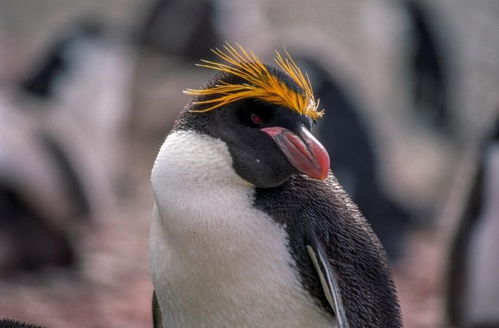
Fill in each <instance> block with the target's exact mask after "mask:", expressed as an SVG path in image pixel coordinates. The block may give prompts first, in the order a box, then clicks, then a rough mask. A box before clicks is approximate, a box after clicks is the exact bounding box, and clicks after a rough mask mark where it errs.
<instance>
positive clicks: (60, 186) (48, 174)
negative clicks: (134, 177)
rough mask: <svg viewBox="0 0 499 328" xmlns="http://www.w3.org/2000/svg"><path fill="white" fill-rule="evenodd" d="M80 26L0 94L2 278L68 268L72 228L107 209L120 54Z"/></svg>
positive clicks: (126, 62) (116, 45)
mask: <svg viewBox="0 0 499 328" xmlns="http://www.w3.org/2000/svg"><path fill="white" fill-rule="evenodd" d="M104 30H105V29H104V28H103V27H101V26H100V25H99V24H98V23H94V22H89V21H87V20H82V21H81V22H77V23H75V24H71V25H70V26H69V27H67V28H65V29H63V32H62V33H61V34H60V35H57V36H56V37H54V41H53V42H52V43H51V45H50V46H49V47H47V48H46V49H43V51H42V52H41V53H40V55H39V56H38V57H36V59H35V60H34V63H33V65H32V66H31V67H29V68H28V69H26V73H25V75H24V77H22V78H20V79H19V80H20V82H19V83H18V85H16V86H15V88H14V86H13V87H12V88H5V89H2V90H0V116H1V117H2V119H1V120H0V209H1V210H0V239H1V240H2V247H1V248H2V251H1V252H0V274H7V273H14V272H17V271H18V270H24V271H38V270H39V269H41V268H44V267H47V266H62V267H74V265H75V264H76V263H77V262H78V261H77V259H78V256H77V254H76V250H75V247H74V246H75V243H77V242H78V238H77V236H78V235H79V234H78V233H76V232H75V228H76V227H77V226H78V224H81V223H83V224H87V223H88V220H85V218H86V219H88V218H93V219H97V218H100V217H103V213H104V212H106V211H108V210H109V209H110V208H112V206H113V205H114V202H115V198H116V195H115V194H116V191H115V182H116V181H115V180H116V179H117V177H116V176H117V174H116V172H119V168H120V165H119V163H120V162H121V161H118V154H119V151H120V148H121V144H120V139H119V138H118V135H119V133H120V129H121V128H122V121H123V117H124V115H125V114H126V113H127V108H128V102H129V100H128V94H129V92H128V90H127V88H128V84H129V83H130V81H131V76H132V73H133V71H132V65H131V63H132V60H131V59H132V58H131V55H130V52H129V51H127V47H126V46H125V45H123V44H122V43H120V42H119V41H118V40H115V39H113V38H112V37H109V36H108V35H106V34H105V33H104Z"/></svg>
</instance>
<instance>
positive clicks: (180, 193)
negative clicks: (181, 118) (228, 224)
mask: <svg viewBox="0 0 499 328" xmlns="http://www.w3.org/2000/svg"><path fill="white" fill-rule="evenodd" d="M151 182H152V188H153V192H154V197H155V202H156V206H157V210H158V214H159V216H160V217H166V216H167V215H165V212H166V211H168V212H169V213H171V212H172V211H174V210H176V211H191V212H192V211H199V216H200V217H202V216H203V211H206V209H207V208H208V209H209V208H212V207H213V206H215V205H213V204H220V202H222V203H227V202H231V203H232V204H238V203H247V202H248V198H250V199H251V198H252V197H253V196H252V194H253V193H254V186H253V185H251V184H250V183H249V182H247V181H246V180H244V179H242V178H241V177H240V176H239V175H238V174H237V173H236V172H235V171H234V169H233V167H232V158H231V156H230V153H229V150H228V147H227V145H226V144H225V143H224V142H223V141H221V140H220V139H215V138H213V137H211V136H209V135H206V134H200V133H197V132H194V131H184V130H177V131H173V132H172V133H171V134H170V135H169V136H168V137H167V138H166V140H165V142H164V143H163V145H162V147H161V149H160V151H159V154H158V156H157V158H156V161H155V163H154V167H153V170H152V175H151ZM221 198H223V199H221ZM234 198H245V199H244V202H239V201H241V200H242V199H234Z"/></svg>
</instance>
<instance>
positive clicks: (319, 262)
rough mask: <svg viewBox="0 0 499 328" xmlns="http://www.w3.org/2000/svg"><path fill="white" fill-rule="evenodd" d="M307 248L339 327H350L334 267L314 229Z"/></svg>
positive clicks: (309, 236) (307, 242)
mask: <svg viewBox="0 0 499 328" xmlns="http://www.w3.org/2000/svg"><path fill="white" fill-rule="evenodd" d="M306 248H307V251H308V254H309V256H310V258H311V260H312V263H313V264H314V267H315V270H316V271H317V275H318V276H319V279H320V282H321V285H322V289H323V291H324V296H325V297H326V299H327V301H328V303H329V304H330V305H331V308H332V309H333V312H334V313H335V315H336V321H337V325H338V326H337V327H338V328H349V327H350V325H349V324H348V321H347V317H346V314H345V308H344V307H343V302H342V300H341V293H340V289H339V287H338V282H337V279H336V276H335V272H334V269H333V268H332V267H331V265H330V262H329V259H328V257H327V255H326V252H325V250H324V247H323V245H322V242H321V241H320V240H319V238H318V237H317V235H316V234H315V233H314V232H312V231H311V232H310V233H309V235H308V238H307V241H306Z"/></svg>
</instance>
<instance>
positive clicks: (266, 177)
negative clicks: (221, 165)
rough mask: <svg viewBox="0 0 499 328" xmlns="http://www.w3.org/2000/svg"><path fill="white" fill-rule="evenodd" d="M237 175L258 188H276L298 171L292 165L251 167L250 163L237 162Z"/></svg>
mask: <svg viewBox="0 0 499 328" xmlns="http://www.w3.org/2000/svg"><path fill="white" fill-rule="evenodd" d="M233 167H234V169H235V171H236V173H237V174H238V175H239V176H240V177H241V178H243V179H244V180H246V181H248V182H249V183H250V184H252V185H253V186H255V187H256V188H275V187H279V186H280V185H282V184H283V183H285V182H286V181H287V180H288V179H289V178H290V177H291V175H293V174H294V173H297V172H298V171H297V170H296V169H295V168H294V167H292V166H291V165H275V163H274V166H270V165H269V166H266V165H261V166H251V165H248V163H244V162H239V161H235V162H234V164H233Z"/></svg>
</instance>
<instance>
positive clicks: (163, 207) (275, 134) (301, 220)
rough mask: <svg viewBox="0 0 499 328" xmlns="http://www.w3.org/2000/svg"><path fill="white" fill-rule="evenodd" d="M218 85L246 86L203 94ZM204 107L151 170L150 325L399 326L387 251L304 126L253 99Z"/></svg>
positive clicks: (291, 113)
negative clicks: (152, 296) (222, 87)
mask: <svg viewBox="0 0 499 328" xmlns="http://www.w3.org/2000/svg"><path fill="white" fill-rule="evenodd" d="M268 72H269V74H271V75H272V76H274V77H277V78H278V79H279V81H281V82H282V87H283V88H289V89H290V90H294V92H296V93H297V94H302V93H304V91H303V90H302V89H301V88H300V87H299V86H298V85H297V84H296V83H295V81H294V79H293V78H290V77H289V76H287V75H286V74H285V73H283V72H281V71H279V70H277V69H269V71H268ZM224 83H227V84H238V83H241V84H242V83H244V81H241V80H240V79H239V78H236V77H234V76H233V75H231V74H230V73H222V74H219V75H218V76H217V77H216V78H215V79H214V80H213V81H212V82H211V83H210V84H208V86H207V87H206V88H210V87H213V86H216V85H220V84H224ZM200 99H201V100H202V99H203V98H202V97H201V98H197V99H196V100H198V101H199V100H200ZM202 107H203V105H200V104H199V103H196V102H194V103H192V104H190V105H189V106H188V107H187V108H186V110H185V111H184V112H182V113H181V114H180V116H179V118H178V119H177V121H176V124H175V126H174V129H173V130H172V132H171V133H170V134H169V136H168V137H167V139H166V141H165V143H164V144H163V146H162V147H161V150H160V152H159V154H158V157H157V159H156V162H155V164H154V168H153V172H152V186H153V192H154V197H155V210H154V215H153V221H152V226H151V239H150V247H151V256H150V261H151V275H152V280H153V284H154V289H155V299H154V304H156V309H155V310H154V313H155V316H154V317H155V320H156V323H155V327H164V328H166V327H168V328H171V327H288V328H289V327H341V328H345V327H350V328H354V327H401V321H400V315H399V306H398V302H397V297H396V294H395V289H394V285H393V281H392V278H391V273H390V270H389V268H388V266H387V260H386V255H385V252H384V250H383V249H382V247H381V245H380V243H379V241H378V239H377V237H376V236H375V235H374V233H373V232H372V230H371V228H370V227H369V225H368V224H367V223H366V221H365V220H364V218H363V217H362V215H361V214H360V212H359V211H358V209H357V207H356V206H355V205H354V204H353V203H352V202H351V201H350V200H349V198H348V196H347V195H346V194H345V192H344V191H343V190H342V188H341V186H340V185H339V184H338V182H337V180H336V179H335V178H334V176H333V175H332V174H331V173H330V172H329V159H328V158H326V157H327V153H326V151H325V150H324V148H323V147H322V146H321V145H320V143H319V142H318V141H317V140H316V139H315V138H314V137H313V136H312V135H311V134H310V132H309V131H310V129H311V126H312V123H313V122H312V119H311V118H310V117H309V116H307V115H301V114H300V113H298V112H297V111H296V110H295V109H290V108H286V107H284V106H279V105H276V104H273V103H271V102H266V101H262V100H259V99H254V98H248V99H242V100H239V101H236V102H232V103H228V104H225V105H223V106H221V107H219V108H217V109H215V110H212V111H207V112H195V110H199V109H202ZM193 110H194V111H193ZM157 321H162V322H157Z"/></svg>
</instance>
